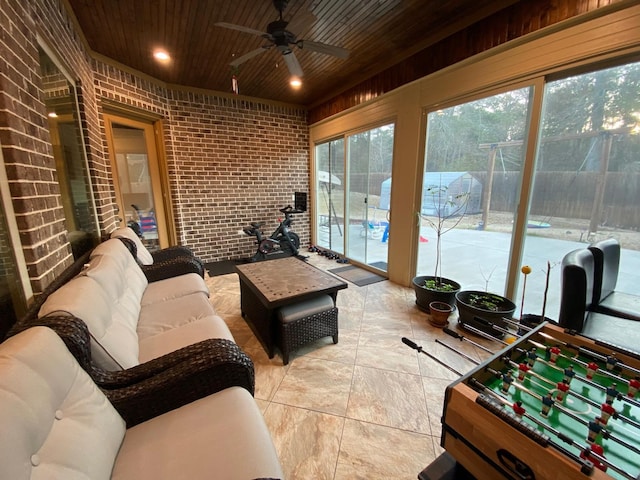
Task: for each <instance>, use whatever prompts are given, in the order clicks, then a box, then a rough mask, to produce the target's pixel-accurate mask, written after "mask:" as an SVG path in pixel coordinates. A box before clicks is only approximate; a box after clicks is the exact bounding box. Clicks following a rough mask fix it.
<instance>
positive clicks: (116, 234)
mask: <svg viewBox="0 0 640 480" xmlns="http://www.w3.org/2000/svg"><path fill="white" fill-rule="evenodd" d="M110 236H111V238H128V239H129V240H131V241H133V243H135V245H136V253H137V258H138V261H139V262H140V263H141V264H142V265H152V264H153V257H152V256H151V253H150V252H149V250H147V247H145V246H144V244H143V243H142V240H140V237H138V235H136V232H134V231H133V230H131V229H130V228H129V227H121V228H117V229H116V230H114V231H113V232H111V235H110Z"/></svg>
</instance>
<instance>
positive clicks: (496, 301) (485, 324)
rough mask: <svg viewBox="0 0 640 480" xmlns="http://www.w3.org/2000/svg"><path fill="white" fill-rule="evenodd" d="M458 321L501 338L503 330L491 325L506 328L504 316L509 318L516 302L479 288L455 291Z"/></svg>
mask: <svg viewBox="0 0 640 480" xmlns="http://www.w3.org/2000/svg"><path fill="white" fill-rule="evenodd" d="M456 305H457V307H458V321H459V322H460V323H462V324H463V325H464V324H467V325H470V326H472V327H474V328H476V329H478V330H481V331H483V332H485V333H488V334H490V335H492V336H494V337H498V338H502V337H503V336H504V332H501V331H500V330H497V329H495V328H493V327H492V325H497V326H499V327H502V328H504V329H506V328H507V327H508V325H507V322H506V321H505V320H504V318H509V319H510V318H511V316H512V315H513V312H515V311H516V304H515V303H513V302H512V301H511V300H509V299H508V298H506V297H503V296H502V295H497V294H495V293H489V292H482V291H479V290H463V291H460V292H458V293H456Z"/></svg>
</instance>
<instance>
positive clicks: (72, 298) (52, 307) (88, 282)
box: [38, 259, 139, 370]
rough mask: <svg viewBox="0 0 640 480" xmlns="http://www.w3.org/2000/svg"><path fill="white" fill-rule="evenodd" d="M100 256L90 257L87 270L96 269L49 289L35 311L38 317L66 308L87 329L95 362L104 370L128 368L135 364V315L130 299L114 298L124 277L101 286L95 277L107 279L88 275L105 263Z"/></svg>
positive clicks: (136, 317)
mask: <svg viewBox="0 0 640 480" xmlns="http://www.w3.org/2000/svg"><path fill="white" fill-rule="evenodd" d="M101 260H102V259H93V260H92V261H91V267H90V270H93V267H94V265H95V266H96V269H95V270H96V271H94V272H90V271H89V272H87V271H85V272H84V273H82V274H80V275H79V276H78V277H76V278H74V279H73V280H71V281H70V282H69V283H67V284H65V285H63V286H62V287H60V288H59V289H58V290H56V291H55V292H53V293H52V294H51V295H50V296H49V298H47V300H46V301H45V302H44V304H43V305H42V307H41V308H40V312H39V313H38V315H39V316H40V317H42V316H44V315H48V314H50V313H56V312H68V313H70V314H72V315H74V316H76V317H78V318H80V319H81V320H83V321H84V322H85V323H86V324H87V327H88V328H89V332H90V333H91V356H92V357H93V360H94V362H95V363H96V365H98V366H99V367H101V368H104V369H106V370H119V369H122V368H130V367H133V366H135V365H138V335H137V334H136V328H137V324H138V315H137V314H136V312H135V311H134V309H133V307H132V304H131V302H127V301H119V300H118V299H117V296H118V293H121V291H120V290H119V289H118V287H117V283H118V282H121V281H123V280H124V278H121V279H119V280H117V281H115V282H112V283H111V284H110V285H109V286H108V288H104V287H103V286H102V285H101V284H100V282H99V281H102V282H103V283H105V284H108V283H109V282H106V280H105V279H104V278H100V279H96V278H95V277H93V276H92V275H93V274H94V273H95V274H96V276H99V273H100V272H98V271H97V270H100V269H101V268H100V267H105V262H104V261H101ZM94 262H95V263H94ZM96 264H100V265H96ZM115 275H116V274H114V276H115ZM105 277H106V275H105ZM138 313H139V304H138Z"/></svg>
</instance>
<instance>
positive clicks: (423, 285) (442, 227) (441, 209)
mask: <svg viewBox="0 0 640 480" xmlns="http://www.w3.org/2000/svg"><path fill="white" fill-rule="evenodd" d="M425 192H426V193H427V194H428V195H429V196H430V207H431V208H432V211H433V212H434V213H435V215H434V217H435V218H430V217H427V216H423V215H422V214H421V213H420V212H418V217H419V218H420V219H423V220H425V221H426V222H427V223H428V224H429V225H430V226H431V228H433V230H434V231H435V232H436V265H435V269H434V274H433V275H420V276H417V277H414V278H413V281H412V284H413V289H414V291H415V293H416V305H417V306H418V308H420V309H421V310H424V311H427V312H429V311H430V310H429V304H430V303H431V302H442V303H446V304H449V305H450V306H451V307H452V308H453V307H454V306H455V304H456V303H455V295H456V293H457V292H459V291H460V284H459V283H458V282H455V281H453V280H450V279H448V278H445V277H443V276H442V236H443V235H444V234H445V233H447V232H448V231H450V230H453V229H454V228H456V227H457V226H458V224H459V223H460V222H461V221H462V219H463V218H464V214H465V213H466V211H467V204H468V202H469V193H468V192H463V193H459V194H456V195H451V194H450V193H449V187H448V186H446V185H442V183H440V184H439V185H431V186H429V187H427V188H426V190H425Z"/></svg>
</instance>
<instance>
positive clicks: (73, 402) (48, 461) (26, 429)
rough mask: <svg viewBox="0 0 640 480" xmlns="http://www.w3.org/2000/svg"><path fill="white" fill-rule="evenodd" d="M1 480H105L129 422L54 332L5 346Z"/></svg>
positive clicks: (0, 377) (1, 350)
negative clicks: (125, 420)
mask: <svg viewBox="0 0 640 480" xmlns="http://www.w3.org/2000/svg"><path fill="white" fill-rule="evenodd" d="M0 425H2V434H1V435H0V439H1V440H0V478H3V479H5V478H6V479H11V480H23V479H37V478H42V479H45V478H52V479H53V478H55V479H58V478H60V479H62V478H64V479H65V480H75V479H78V480H80V479H82V480H86V479H92V480H99V479H108V478H110V476H111V472H112V468H113V464H114V461H115V458H116V455H117V454H118V449H119V448H120V445H121V443H122V439H123V438H124V433H125V423H124V420H123V419H122V418H121V417H120V416H119V415H118V413H117V412H116V410H115V409H114V408H113V406H112V405H111V403H109V401H108V400H107V398H106V397H105V396H104V394H103V393H102V392H101V391H100V390H99V389H98V388H97V387H96V385H95V384H94V383H93V381H91V379H90V378H89V376H88V375H87V373H86V372H85V371H84V370H82V369H81V368H80V366H79V365H78V363H77V362H76V361H75V359H74V358H73V357H72V355H71V354H70V353H69V351H68V350H67V348H66V346H65V345H64V343H63V342H62V340H60V338H59V337H58V336H57V335H56V334H55V333H54V332H53V331H52V330H50V329H48V328H45V327H34V328H30V329H28V330H25V331H24V332H22V333H19V334H17V335H16V336H14V337H11V338H9V339H8V340H6V341H5V342H3V343H2V344H0Z"/></svg>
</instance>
